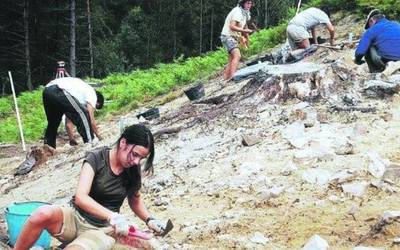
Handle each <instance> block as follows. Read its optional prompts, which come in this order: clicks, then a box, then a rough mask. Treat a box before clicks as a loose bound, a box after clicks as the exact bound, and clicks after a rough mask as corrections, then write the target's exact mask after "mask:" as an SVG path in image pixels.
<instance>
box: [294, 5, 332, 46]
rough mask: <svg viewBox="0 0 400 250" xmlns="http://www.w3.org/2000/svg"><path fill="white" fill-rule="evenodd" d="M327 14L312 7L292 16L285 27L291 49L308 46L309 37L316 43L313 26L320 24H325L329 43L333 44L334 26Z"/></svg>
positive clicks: (316, 37)
mask: <svg viewBox="0 0 400 250" xmlns="http://www.w3.org/2000/svg"><path fill="white" fill-rule="evenodd" d="M328 14H329V12H328ZM328 14H327V13H325V12H324V11H322V10H320V9H317V8H314V7H312V8H308V9H306V10H304V11H302V12H300V13H298V14H297V15H296V16H295V17H293V18H292V20H290V22H289V25H288V26H287V29H286V35H287V38H288V41H289V45H290V47H291V49H292V50H296V49H307V48H308V47H310V41H309V38H311V37H312V39H313V41H314V43H315V44H318V36H317V34H316V31H315V28H316V27H317V26H318V25H320V24H322V25H325V26H326V29H327V30H328V32H329V35H330V43H331V45H334V42H335V40H334V39H335V28H334V27H333V25H332V23H331V21H330V19H329V15H328ZM310 32H311V35H310Z"/></svg>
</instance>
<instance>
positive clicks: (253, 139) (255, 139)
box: [242, 134, 261, 147]
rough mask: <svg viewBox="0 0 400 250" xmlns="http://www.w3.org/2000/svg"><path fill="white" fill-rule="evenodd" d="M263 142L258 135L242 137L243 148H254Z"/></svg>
mask: <svg viewBox="0 0 400 250" xmlns="http://www.w3.org/2000/svg"><path fill="white" fill-rule="evenodd" d="M260 141H261V138H260V137H259V136H256V135H253V134H252V135H243V136H242V144H243V146H247V147H250V146H253V145H255V144H257V143H259V142H260Z"/></svg>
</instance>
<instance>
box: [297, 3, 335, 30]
mask: <svg viewBox="0 0 400 250" xmlns="http://www.w3.org/2000/svg"><path fill="white" fill-rule="evenodd" d="M328 23H331V21H330V20H329V17H328V15H327V14H326V13H325V12H323V11H322V10H320V9H317V8H314V7H312V8H308V9H306V10H304V11H302V12H300V13H299V14H297V15H296V16H295V17H293V19H292V20H290V22H289V24H295V25H299V26H303V27H304V28H306V29H307V30H311V29H312V28H314V27H315V26H317V25H319V24H328Z"/></svg>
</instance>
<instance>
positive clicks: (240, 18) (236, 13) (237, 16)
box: [221, 6, 250, 37]
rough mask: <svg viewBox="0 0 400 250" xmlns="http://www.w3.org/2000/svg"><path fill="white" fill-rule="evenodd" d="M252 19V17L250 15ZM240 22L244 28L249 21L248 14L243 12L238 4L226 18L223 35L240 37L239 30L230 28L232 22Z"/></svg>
mask: <svg viewBox="0 0 400 250" xmlns="http://www.w3.org/2000/svg"><path fill="white" fill-rule="evenodd" d="M249 19H250V17H249ZM234 21H235V22H238V23H239V26H240V27H241V28H243V27H244V26H245V25H246V22H247V21H248V19H247V17H246V15H244V14H243V13H242V10H241V8H240V7H239V6H236V7H235V8H233V9H232V10H231V12H229V14H228V16H227V17H226V19H225V23H224V27H223V28H222V32H221V35H225V36H233V37H240V36H241V33H240V32H237V31H233V30H231V29H230V28H229V25H230V24H231V22H234Z"/></svg>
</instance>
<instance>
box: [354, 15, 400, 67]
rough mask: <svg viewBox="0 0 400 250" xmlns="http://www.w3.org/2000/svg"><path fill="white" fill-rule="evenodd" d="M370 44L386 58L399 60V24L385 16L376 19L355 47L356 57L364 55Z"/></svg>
mask: <svg viewBox="0 0 400 250" xmlns="http://www.w3.org/2000/svg"><path fill="white" fill-rule="evenodd" d="M371 46H375V47H376V49H377V51H378V54H379V55H380V56H381V57H383V58H385V59H388V60H394V61H399V60H400V24H399V23H398V22H393V21H389V20H387V19H386V18H382V19H380V20H378V22H377V23H375V24H374V25H373V26H372V27H371V28H369V29H368V30H367V31H366V32H365V33H364V34H363V36H362V38H361V41H360V44H359V45H358V47H357V49H356V52H355V54H356V57H357V56H364V55H365V54H366V53H367V52H368V50H369V48H370V47H371Z"/></svg>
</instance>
